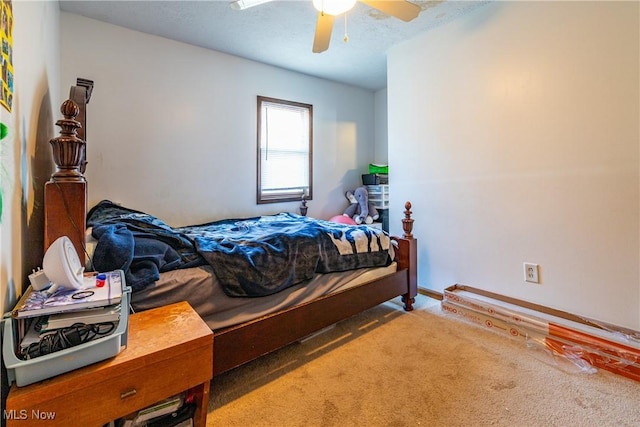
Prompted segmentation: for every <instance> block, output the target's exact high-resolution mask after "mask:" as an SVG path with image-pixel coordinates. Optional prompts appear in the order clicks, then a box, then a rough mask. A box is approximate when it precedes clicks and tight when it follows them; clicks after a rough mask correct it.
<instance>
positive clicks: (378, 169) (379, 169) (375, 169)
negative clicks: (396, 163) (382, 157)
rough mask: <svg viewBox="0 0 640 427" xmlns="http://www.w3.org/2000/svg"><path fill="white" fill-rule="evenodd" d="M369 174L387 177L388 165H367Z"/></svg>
mask: <svg viewBox="0 0 640 427" xmlns="http://www.w3.org/2000/svg"><path fill="white" fill-rule="evenodd" d="M369 173H381V174H384V175H387V174H388V173H389V166H388V165H374V164H373V163H369Z"/></svg>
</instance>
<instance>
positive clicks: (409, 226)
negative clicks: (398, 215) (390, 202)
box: [402, 202, 413, 239]
mask: <svg viewBox="0 0 640 427" xmlns="http://www.w3.org/2000/svg"><path fill="white" fill-rule="evenodd" d="M411 214H412V212H411V202H406V203H405V204H404V219H403V220H402V229H403V230H404V235H403V237H404V238H406V239H413V235H412V234H411V231H413V219H412V218H411Z"/></svg>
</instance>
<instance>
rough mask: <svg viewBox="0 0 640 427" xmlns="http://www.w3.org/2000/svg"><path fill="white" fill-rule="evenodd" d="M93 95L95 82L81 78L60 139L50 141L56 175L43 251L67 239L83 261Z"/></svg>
mask: <svg viewBox="0 0 640 427" xmlns="http://www.w3.org/2000/svg"><path fill="white" fill-rule="evenodd" d="M92 91H93V81H91V80H87V79H80V78H79V79H78V80H77V84H76V85H75V86H72V87H71V91H70V94H69V99H68V100H66V101H64V102H63V103H62V106H61V107H60V112H61V113H62V115H63V117H64V118H63V119H60V120H58V121H57V122H56V125H57V126H59V127H60V136H57V137H55V138H52V139H51V140H50V141H49V142H50V143H51V147H52V149H53V160H54V162H55V163H56V171H55V172H54V173H53V174H52V175H51V179H50V180H49V182H47V183H46V184H45V188H44V205H45V212H44V250H45V251H46V250H47V248H48V247H49V246H50V245H51V243H53V242H54V241H55V240H56V239H57V238H58V237H61V236H68V237H69V239H71V241H72V242H73V245H74V246H75V248H76V251H77V252H78V256H79V257H80V259H81V260H82V259H85V256H84V254H85V245H84V241H85V235H84V233H85V229H86V218H87V180H86V179H85V177H84V172H85V169H86V165H87V160H86V135H87V133H86V123H87V121H86V117H87V116H86V111H87V110H86V108H87V104H88V103H89V99H90V98H91V92H92Z"/></svg>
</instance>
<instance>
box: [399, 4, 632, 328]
mask: <svg viewBox="0 0 640 427" xmlns="http://www.w3.org/2000/svg"><path fill="white" fill-rule="evenodd" d="M639 7H640V4H639V3H638V2H495V3H493V4H490V5H488V6H485V7H483V8H481V9H479V10H477V11H476V12H474V13H472V14H471V15H469V16H467V17H464V18H462V19H459V20H457V21H454V22H452V23H450V24H448V25H446V26H443V27H440V28H438V29H436V30H433V31H431V32H429V33H427V34H424V35H423V36H421V37H419V38H417V39H415V40H412V41H410V42H406V43H404V44H401V45H399V46H396V47H395V48H393V49H392V50H391V51H390V52H389V56H388V57H389V64H388V69H389V77H388V82H389V84H388V111H389V124H388V126H389V163H390V168H391V169H392V170H393V175H392V178H393V191H392V193H391V202H392V204H393V205H398V204H399V203H400V202H403V201H404V200H411V201H412V202H413V206H414V209H413V210H414V212H415V216H416V229H415V233H416V235H417V236H419V239H420V241H419V248H420V252H419V256H420V265H419V283H420V285H422V286H424V287H427V288H430V289H434V290H436V291H441V290H443V289H444V288H445V287H447V286H449V285H452V284H455V283H461V284H467V285H470V286H475V287H479V288H483V289H487V290H491V291H494V292H498V293H501V294H505V295H509V296H512V297H516V298H521V299H526V300H529V301H532V302H537V303H541V304H544V305H548V306H552V307H556V308H559V309H564V310H568V311H571V312H574V313H577V314H582V315H585V316H591V317H594V318H596V319H602V320H606V321H609V322H613V323H618V324H621V325H626V326H630V327H634V328H637V327H638V326H640V310H639V307H640V286H639V282H640V275H639V260H640V242H639V236H638V233H639V218H640V216H639V209H638V206H639V203H640V198H639V157H638V152H639V144H640V142H639V139H640V138H639V129H640V122H639V120H640V119H639V117H640V107H639V99H640V93H639V81H640V78H639V72H638V64H639V52H640V49H639V43H640V42H639V39H640V37H639V34H638V31H639V30H638V28H639V27H640V25H639V15H640V14H639ZM418 76H419V78H418ZM399 217H400V213H399V212H397V211H396V210H392V212H391V224H392V226H396V224H397V223H398V221H399ZM396 230H397V226H396ZM392 231H393V229H392ZM523 262H533V263H538V264H539V265H540V276H541V280H542V283H541V284H539V285H537V284H526V283H525V282H524V275H523V265H522V264H523Z"/></svg>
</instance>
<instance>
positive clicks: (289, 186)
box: [258, 97, 312, 203]
mask: <svg viewBox="0 0 640 427" xmlns="http://www.w3.org/2000/svg"><path fill="white" fill-rule="evenodd" d="M258 117H259V123H258V126H259V129H260V132H259V135H258V145H259V156H260V158H259V162H258V169H259V174H260V175H259V185H258V203H267V202H270V201H283V200H300V199H301V198H302V196H303V195H304V196H310V190H311V129H312V127H311V119H312V112H311V106H310V105H306V104H299V103H292V102H289V101H280V100H273V99H267V98H262V97H259V115H258Z"/></svg>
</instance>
